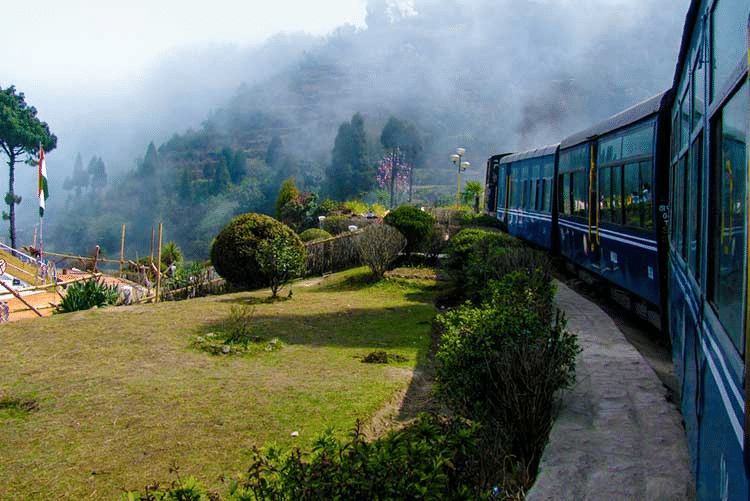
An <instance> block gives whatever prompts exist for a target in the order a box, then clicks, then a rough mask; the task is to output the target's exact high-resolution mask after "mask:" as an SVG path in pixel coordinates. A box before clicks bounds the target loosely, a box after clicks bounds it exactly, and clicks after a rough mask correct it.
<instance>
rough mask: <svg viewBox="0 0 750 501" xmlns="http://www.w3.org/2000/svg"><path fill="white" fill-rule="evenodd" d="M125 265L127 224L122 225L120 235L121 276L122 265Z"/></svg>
mask: <svg viewBox="0 0 750 501" xmlns="http://www.w3.org/2000/svg"><path fill="white" fill-rule="evenodd" d="M124 265H125V225H124V224H123V225H122V232H121V236H120V278H122V267H123V266H124Z"/></svg>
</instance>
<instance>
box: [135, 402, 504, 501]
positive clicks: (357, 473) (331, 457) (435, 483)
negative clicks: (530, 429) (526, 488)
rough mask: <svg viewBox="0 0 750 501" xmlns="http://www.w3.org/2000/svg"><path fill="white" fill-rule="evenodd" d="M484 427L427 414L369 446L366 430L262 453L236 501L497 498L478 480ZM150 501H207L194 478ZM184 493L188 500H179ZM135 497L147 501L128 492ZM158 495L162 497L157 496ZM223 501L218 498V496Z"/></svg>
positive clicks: (232, 492) (234, 493)
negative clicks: (305, 447)
mask: <svg viewBox="0 0 750 501" xmlns="http://www.w3.org/2000/svg"><path fill="white" fill-rule="evenodd" d="M476 431H477V426H476V425H472V424H469V423H468V422H466V421H465V420H461V419H450V420H447V419H439V418H436V417H428V416H424V415H423V416H420V417H419V418H418V419H417V420H416V421H415V422H414V423H413V424H412V425H410V426H408V427H406V428H404V429H402V430H399V431H391V432H389V433H388V434H387V435H386V436H385V437H383V438H381V439H378V440H375V441H371V442H368V441H367V440H366V439H365V438H364V436H363V435H362V433H361V431H360V427H359V423H358V424H357V427H356V428H355V430H354V431H353V433H352V437H351V440H349V441H346V442H343V441H341V440H338V439H336V438H334V437H333V436H332V434H331V433H330V432H329V433H326V434H323V435H322V436H321V437H319V438H318V440H317V441H316V443H315V444H314V446H313V452H312V454H311V455H310V457H305V455H303V454H302V452H300V450H299V449H294V450H293V451H291V452H290V453H287V454H284V453H282V452H281V451H279V450H278V449H275V448H271V449H268V450H267V451H265V452H262V451H259V450H257V449H255V450H254V451H253V462H252V464H251V465H250V467H249V469H248V471H247V473H246V474H245V475H244V476H243V478H241V479H240V480H239V481H235V482H234V483H233V484H232V485H231V487H230V489H229V499H230V500H231V501H307V500H309V501H313V500H315V501H317V500H320V499H341V500H350V499H351V500H354V499H357V500H364V501H370V500H386V499H414V500H417V499H446V500H476V499H489V498H490V492H489V491H488V490H487V491H486V492H482V491H481V490H480V489H479V488H477V487H476V483H475V481H474V479H473V478H472V476H471V473H472V471H474V469H475V465H476V454H475V452H476V446H477V442H476V438H475V435H476ZM186 484H188V482H185V483H178V485H176V486H174V487H172V488H169V489H167V490H165V491H162V492H159V493H158V495H161V496H163V497H152V498H150V499H169V500H172V499H189V500H196V501H199V500H203V499H206V494H205V493H206V490H205V488H203V486H202V485H200V484H199V483H196V482H195V481H194V479H190V483H189V485H186ZM178 489H179V492H180V494H181V496H182V497H176V493H177V491H178ZM127 495H129V496H131V497H130V498H129V499H134V500H135V499H141V498H139V497H138V494H137V493H127ZM151 495H152V496H155V493H151ZM215 499H218V495H216V496H215Z"/></svg>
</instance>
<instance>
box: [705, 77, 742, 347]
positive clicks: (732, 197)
mask: <svg viewBox="0 0 750 501" xmlns="http://www.w3.org/2000/svg"><path fill="white" fill-rule="evenodd" d="M747 88H748V86H747V84H744V85H743V86H742V88H741V89H740V91H738V92H737V93H735V95H734V96H733V97H732V98H731V99H730V100H729V101H728V102H727V104H726V105H725V106H724V108H723V109H722V110H721V116H720V118H719V119H718V120H716V121H715V122H714V124H713V125H714V127H715V133H716V134H717V135H718V137H719V142H718V144H717V151H714V152H713V153H712V161H713V166H712V171H713V174H714V180H715V183H716V184H717V186H716V187H715V188H714V189H712V190H711V192H712V194H713V195H714V196H718V197H719V200H717V201H716V202H715V203H714V205H713V206H714V207H716V210H715V211H714V214H713V221H712V223H713V224H712V228H713V235H712V237H713V239H712V240H713V244H714V245H713V248H712V254H711V256H710V258H709V265H710V270H711V283H710V284H709V285H710V286H709V301H711V303H712V304H713V306H714V308H715V309H716V312H717V315H718V317H719V320H720V321H721V323H722V324H723V325H724V328H725V329H726V330H727V333H728V334H729V336H730V338H731V339H732V342H733V343H734V344H735V346H736V348H737V350H738V351H740V353H742V352H743V346H744V339H743V335H742V333H743V330H742V319H743V318H744V314H743V305H744V299H745V297H744V290H745V287H744V283H745V282H744V279H745V273H744V272H745V213H746V206H747V200H746V195H745V189H746V181H747V180H746V179H745V171H746V169H747V145H746V142H745V138H746V135H747V127H748V118H747V102H748V90H747Z"/></svg>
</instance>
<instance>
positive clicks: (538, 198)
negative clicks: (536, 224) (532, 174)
mask: <svg viewBox="0 0 750 501" xmlns="http://www.w3.org/2000/svg"><path fill="white" fill-rule="evenodd" d="M534 193H535V195H536V196H535V197H534V210H541V203H542V180H541V179H539V178H537V179H536V190H534Z"/></svg>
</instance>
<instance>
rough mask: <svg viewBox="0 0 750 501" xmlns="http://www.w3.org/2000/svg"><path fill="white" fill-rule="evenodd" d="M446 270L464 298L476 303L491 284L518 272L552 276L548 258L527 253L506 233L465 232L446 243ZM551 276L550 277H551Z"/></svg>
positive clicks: (466, 230) (475, 230) (472, 229)
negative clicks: (535, 272)
mask: <svg viewBox="0 0 750 501" xmlns="http://www.w3.org/2000/svg"><path fill="white" fill-rule="evenodd" d="M445 253H446V254H447V258H446V259H445V261H444V266H445V268H446V270H447V271H448V272H449V273H450V274H451V275H452V276H453V277H454V279H455V281H456V283H459V284H461V291H462V294H463V295H464V297H465V298H467V299H470V300H472V301H477V300H478V299H479V298H480V296H481V295H482V294H483V291H484V290H485V289H486V288H487V286H488V284H489V282H490V281H491V280H499V279H501V278H502V277H503V276H505V275H506V274H507V273H509V272H511V271H514V270H519V269H541V270H543V271H544V272H545V274H547V275H550V274H551V273H552V264H551V262H550V259H549V257H548V256H547V255H546V254H545V253H544V252H541V251H537V250H534V249H529V248H528V247H527V246H525V245H524V243H523V242H522V241H520V240H518V239H516V238H514V237H511V236H510V235H508V234H506V233H499V232H495V231H489V230H482V229H478V228H464V229H462V230H461V231H459V232H458V233H457V234H456V235H454V236H453V238H451V239H450V241H449V242H448V246H447V248H446V250H445ZM550 276H551V275H550Z"/></svg>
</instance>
